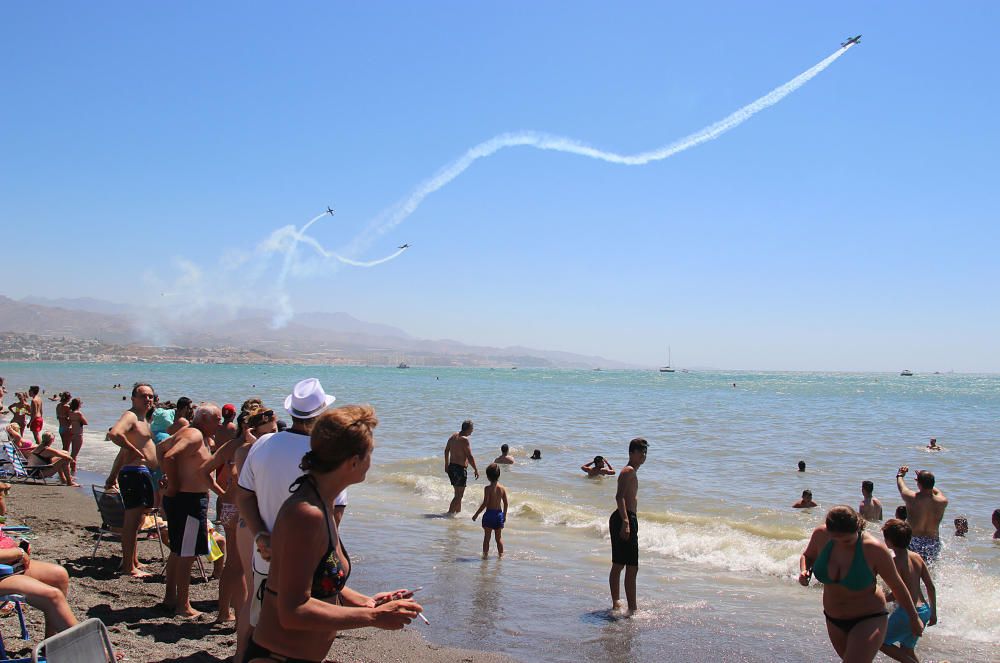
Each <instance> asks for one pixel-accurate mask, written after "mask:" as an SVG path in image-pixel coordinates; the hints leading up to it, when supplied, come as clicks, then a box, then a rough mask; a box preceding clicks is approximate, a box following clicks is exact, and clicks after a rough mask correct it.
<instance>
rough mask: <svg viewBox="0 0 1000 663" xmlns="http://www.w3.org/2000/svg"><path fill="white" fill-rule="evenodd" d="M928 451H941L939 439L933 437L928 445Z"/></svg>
mask: <svg viewBox="0 0 1000 663" xmlns="http://www.w3.org/2000/svg"><path fill="white" fill-rule="evenodd" d="M927 450H928V451H941V447H939V446H938V443H937V438H936V437H932V438H931V441H930V442H928V443H927Z"/></svg>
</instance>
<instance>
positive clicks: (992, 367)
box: [0, 2, 1000, 372]
mask: <svg viewBox="0 0 1000 663" xmlns="http://www.w3.org/2000/svg"><path fill="white" fill-rule="evenodd" d="M816 4H817V3H801V2H784V3H778V2H773V3H745V2H733V3H728V4H720V3H689V2H685V3H669V4H668V3H662V2H654V3H648V4H642V3H627V4H624V5H622V4H618V3H589V2H578V3H565V2H560V3H555V2H542V3H538V2H530V3H529V2H514V3H469V2H431V3H403V2H395V3H393V2H380V3H332V2H295V3H263V2H239V3H235V2H234V3H225V2H218V3H214V2H213V3H131V2H130V3H116V2H102V3H79V2H72V3H60V2H47V3H4V4H3V5H2V6H0V54H2V56H3V63H4V65H3V72H4V74H3V79H2V80H3V82H2V85H3V91H2V93H0V224H2V227H3V229H4V245H5V249H6V250H5V251H4V253H5V260H4V267H5V270H4V271H5V276H6V278H5V279H4V284H3V287H2V288H0V292H3V294H7V295H8V296H12V297H22V296H25V295H42V296H48V297H76V296H91V297H98V298H103V299H109V300H112V301H142V302H144V303H154V304H163V305H164V306H170V307H172V310H175V311H176V314H177V315H194V314H197V313H199V312H200V311H203V309H201V308H199V307H201V306H205V307H212V308H214V307H216V306H217V304H218V302H219V301H227V302H229V303H238V304H252V305H255V306H259V307H265V308H269V309H272V310H274V311H276V312H278V311H280V310H282V296H283V294H284V295H287V297H288V304H289V306H290V307H291V309H292V310H297V311H312V310H328V311H346V312H348V313H351V314H353V315H355V316H357V317H359V318H362V319H366V320H371V321H375V322H383V323H387V324H393V325H396V326H399V327H402V328H404V329H406V330H407V331H409V332H410V333H412V334H414V335H416V336H420V337H425V338H453V339H457V340H460V341H464V342H468V343H476V344H487V345H497V346H506V345H527V346H532V347H538V348H547V349H560V350H568V351H573V352H581V353H592V354H599V355H604V356H607V357H612V358H616V359H621V360H625V361H631V362H635V363H639V364H644V365H650V366H652V365H656V364H659V363H663V362H665V360H666V349H667V346H668V345H670V346H672V349H673V359H674V364H675V365H678V366H681V367H684V366H711V367H718V368H747V369H793V370H886V371H898V370H900V369H903V368H910V369H913V370H915V371H932V370H941V371H947V370H950V369H954V370H956V371H976V372H979V371H1000V342H998V339H1000V306H998V299H1000V297H998V295H997V292H998V288H1000V261H998V259H997V255H998V244H1000V242H998V240H1000V230H998V223H997V222H998V217H1000V215H998V201H997V182H998V175H1000V172H998V170H1000V169H998V167H997V155H998V154H1000V133H998V131H997V129H996V120H995V118H996V116H997V114H998V107H1000V80H998V79H1000V75H998V69H997V63H998V62H1000V38H998V35H997V26H998V25H1000V5H997V4H996V3H986V2H982V3H961V4H958V5H956V4H943V3H906V4H905V6H904V5H883V4H878V5H876V4H875V3H870V2H857V3H855V2H840V3H835V4H830V3H826V4H825V5H822V6H814V5H816ZM858 33H863V34H864V37H863V39H862V43H861V45H860V46H858V47H855V48H852V49H851V50H850V51H849V52H847V53H846V54H845V55H844V57H841V58H840V59H839V60H837V61H836V62H834V63H833V64H832V65H831V66H830V67H829V68H828V69H827V70H826V71H824V72H823V73H821V74H819V76H817V77H816V78H815V79H813V80H812V81H811V82H809V83H808V84H806V85H805V86H804V87H802V88H801V89H799V90H798V91H796V92H794V93H793V94H791V95H790V96H788V97H787V98H785V99H784V100H783V101H781V102H780V103H778V104H777V105H775V106H773V107H772V108H769V109H767V110H764V111H762V112H761V113H760V114H758V115H756V116H754V117H753V118H751V119H750V120H748V121H747V122H746V123H744V124H742V125H741V126H739V127H737V128H735V129H733V130H732V131H730V132H728V133H726V134H724V135H722V136H721V137H719V138H718V139H716V140H714V141H711V142H708V143H705V144H703V145H699V146H697V147H694V148H692V149H690V150H688V151H685V152H682V153H680V154H677V155H676V156H673V157H671V158H669V159H666V160H663V161H659V162H654V163H650V164H648V165H644V166H624V165H616V164H611V163H606V162H603V161H598V160H593V159H588V158H585V157H581V156H577V155H571V154H563V153H558V152H551V151H540V150H535V149H532V148H530V147H515V148H510V149H506V150H502V151H500V152H498V153H496V154H495V155H493V156H491V157H489V158H485V159H481V160H479V161H477V162H476V163H474V164H473V165H472V166H471V167H470V168H469V169H468V170H467V171H465V172H464V173H463V174H462V175H461V176H459V177H458V178H456V179H454V180H453V181H452V182H451V183H450V184H448V185H447V186H445V187H443V188H442V189H440V190H439V191H437V192H436V193H433V194H431V195H430V196H428V197H427V198H426V200H425V201H424V202H423V204H422V205H420V206H419V207H418V208H417V209H416V211H415V212H414V213H413V214H412V215H411V216H409V217H408V218H407V219H406V220H405V221H404V222H403V223H401V224H400V225H398V226H397V227H395V228H394V229H392V230H391V231H389V232H387V233H385V234H384V235H381V236H379V237H378V238H376V239H375V241H373V242H368V243H366V244H363V245H360V246H359V245H358V244H357V243H356V242H354V240H355V239H356V238H357V237H358V235H359V234H360V233H362V232H363V231H364V229H365V228H366V227H369V225H370V224H371V223H372V222H373V220H374V219H377V218H379V215H380V214H383V213H384V212H385V211H386V210H390V209H391V208H392V206H393V205H395V204H397V203H399V202H400V201H401V200H404V199H405V198H407V196H409V195H410V194H411V193H412V192H413V191H414V190H415V189H416V188H417V187H418V186H420V184H421V183H423V182H425V181H426V180H428V179H429V178H431V177H433V176H434V175H435V174H436V173H437V172H438V171H439V170H440V169H441V168H443V167H445V166H447V165H448V164H450V163H452V162H453V161H454V160H455V159H457V158H459V157H460V156H461V155H462V154H463V153H464V152H465V151H466V150H467V149H469V148H470V147H472V146H473V145H475V144H477V143H480V142H481V141H484V140H487V139H489V138H491V137H492V136H495V135H497V134H501V133H505V132H513V131H520V130H536V131H541V132H547V133H552V134H558V135H561V136H568V137H572V138H575V139H578V140H580V141H583V142H585V143H587V144H589V145H592V146H594V147H597V148H600V149H604V150H609V151H614V152H619V153H636V152H642V151H646V150H650V149H654V148H657V147H660V146H663V145H666V144H669V143H672V142H674V141H676V140H678V139H680V138H682V137H684V136H687V135H688V134H691V133H694V132H696V131H698V130H699V129H701V128H703V127H705V126H706V125H709V124H711V123H713V122H716V121H718V120H720V119H722V118H723V117H725V116H726V115H728V114H729V113H731V112H733V111H735V110H737V109H738V108H740V107H741V106H743V105H744V104H747V103H749V102H751V101H753V100H754V99H756V98H758V97H760V96H762V95H764V94H765V93H767V92H768V91H770V90H771V89H773V88H775V87H777V86H779V85H781V84H783V83H785V82H786V81H788V80H789V79H791V78H793V77H794V76H796V75H797V74H799V73H801V72H803V71H805V70H807V69H809V68H810V67H812V66H813V65H814V64H816V63H818V62H819V61H820V60H822V59H823V58H825V57H826V56H828V55H830V54H831V53H833V52H834V51H835V50H836V49H837V47H838V45H839V43H840V42H841V41H842V40H843V39H844V38H845V37H847V36H851V35H855V34H858ZM328 204H329V205H331V206H333V207H334V208H335V209H336V210H337V214H336V216H335V217H333V218H329V217H327V218H324V219H321V220H320V221H318V222H317V223H316V225H314V226H313V227H312V228H311V229H310V230H309V234H310V235H311V236H313V237H314V238H315V239H316V240H318V241H319V242H321V243H322V244H323V245H324V246H325V247H327V248H328V249H330V250H336V251H339V252H340V253H341V254H343V255H344V256H346V257H350V258H353V259H355V260H360V261H367V260H377V259H379V258H381V257H385V256H388V255H391V254H392V253H393V252H394V251H395V249H396V246H397V245H400V244H403V243H407V242H408V243H410V244H411V245H412V247H411V248H410V249H409V250H407V251H406V252H404V253H403V254H402V255H400V256H399V257H398V258H395V259H393V260H391V261H389V262H386V263H383V264H380V265H378V266H375V267H371V268H360V267H348V266H344V265H340V264H339V263H336V262H335V261H330V262H326V263H321V262H319V261H318V259H317V258H316V257H315V256H316V254H315V252H313V251H312V250H311V249H309V248H308V247H307V246H304V245H301V244H300V245H299V248H298V249H297V250H296V258H295V259H294V260H293V261H292V262H291V264H292V265H293V266H294V267H295V268H294V269H292V271H291V273H290V274H289V275H288V277H287V278H286V279H285V280H284V282H283V283H282V282H281V281H280V279H279V272H280V270H281V265H282V259H281V255H269V254H267V253H266V252H264V251H262V249H261V248H260V247H261V243H262V242H265V240H267V239H268V238H269V237H271V236H272V233H274V232H275V231H276V230H278V229H280V228H282V227H285V226H289V225H294V226H298V227H301V226H302V225H304V224H305V223H306V222H308V221H309V220H310V219H311V218H313V217H314V216H316V215H317V214H318V213H319V212H321V211H322V210H323V209H325V208H326V206H327V205H328ZM286 245H287V244H286ZM185 265H187V267H186V266H185ZM190 265H193V266H195V267H196V268H197V272H195V271H192V270H191V269H190ZM0 326H2V324H0Z"/></svg>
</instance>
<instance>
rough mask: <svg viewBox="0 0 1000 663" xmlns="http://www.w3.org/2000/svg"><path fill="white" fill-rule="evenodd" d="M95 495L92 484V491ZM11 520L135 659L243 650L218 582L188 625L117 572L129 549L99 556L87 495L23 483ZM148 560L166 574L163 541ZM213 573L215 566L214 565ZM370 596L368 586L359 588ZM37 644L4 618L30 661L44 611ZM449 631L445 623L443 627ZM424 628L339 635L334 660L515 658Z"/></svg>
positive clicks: (195, 591) (38, 616) (153, 587)
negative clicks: (225, 614) (441, 639)
mask: <svg viewBox="0 0 1000 663" xmlns="http://www.w3.org/2000/svg"><path fill="white" fill-rule="evenodd" d="M86 489H87V490H88V491H89V486H87V487H86ZM7 520H8V523H11V524H25V525H29V526H30V527H31V528H32V541H31V543H32V553H33V557H34V558H35V559H38V560H42V561H48V562H56V563H59V564H62V565H63V566H65V567H66V569H67V570H68V571H69V574H70V579H71V580H70V595H69V602H70V605H71V606H72V608H73V611H74V613H75V614H76V617H77V619H79V620H81V621H82V620H84V619H87V618H90V617H98V618H100V619H101V620H102V621H104V623H105V624H106V625H107V627H108V630H109V631H110V634H111V640H112V643H113V644H114V645H115V647H116V649H117V650H118V651H119V652H121V653H122V654H124V656H125V659H124V660H130V661H171V662H173V661H190V662H196V661H197V662H206V663H207V662H210V661H228V660H230V657H231V656H232V655H233V653H234V651H235V647H236V635H235V629H234V628H233V627H232V626H217V625H214V624H213V623H212V621H213V620H214V618H215V607H216V599H217V597H218V582H217V581H214V580H210V581H209V582H207V583H206V582H203V581H202V580H201V578H200V577H199V576H197V574H196V575H195V576H194V578H193V579H192V581H191V601H192V604H193V605H194V607H195V608H196V609H198V610H201V611H203V612H204V613H206V614H204V615H203V616H202V617H200V618H197V619H195V620H182V619H179V618H175V617H174V616H172V615H168V614H166V613H164V612H161V611H159V610H157V608H156V607H155V606H156V604H157V603H158V602H159V601H160V600H161V599H162V594H163V577H162V575H160V574H159V573H157V575H156V576H154V577H153V578H150V579H148V580H145V581H142V580H135V579H132V578H128V579H125V578H122V577H120V576H118V574H117V573H116V572H115V568H116V567H117V565H118V563H119V561H120V557H119V555H120V553H121V546H120V545H119V544H118V543H117V542H105V543H103V544H101V547H100V550H99V551H98V555H97V557H91V552H92V551H93V548H94V540H95V538H94V537H95V532H96V530H97V525H98V524H99V522H100V519H99V517H98V514H97V507H96V506H95V504H94V500H93V499H92V498H91V497H89V496H88V495H87V494H85V493H84V492H82V491H80V490H71V489H68V488H62V487H57V486H41V485H31V484H27V485H22V484H17V485H15V486H14V487H13V488H12V489H11V492H10V496H9V498H8V512H7ZM139 554H140V558H141V559H142V560H143V561H144V562H148V563H149V567H150V570H154V571H157V572H159V570H160V564H159V557H158V556H159V550H158V546H157V544H156V542H155V541H151V542H140V544H139ZM209 572H211V569H210V568H209ZM359 589H361V590H362V591H364V590H365V589H367V588H359ZM24 615H25V619H26V621H27V624H28V630H29V633H30V638H31V639H30V640H29V641H28V642H25V641H23V640H21V639H20V638H19V637H18V635H19V634H18V627H17V617H16V616H14V615H13V614H11V615H9V616H6V617H3V618H2V619H0V628H2V629H3V635H4V642H5V643H6V645H7V649H8V652H9V654H10V656H11V657H17V656H29V655H30V649H31V647H32V646H33V645H34V643H37V642H38V641H40V640H41V639H42V638H43V637H44V636H43V629H44V625H43V621H42V613H41V612H39V611H38V610H36V609H34V608H31V607H29V606H26V607H25V609H24ZM442 626H444V625H443V624H442ZM418 628H421V626H418V623H417V622H415V623H414V624H412V625H410V626H408V627H407V628H406V629H405V630H403V631H397V632H388V631H380V630H377V629H358V630H352V631H345V632H343V633H342V634H341V635H339V636H338V638H337V640H336V642H335V643H334V645H333V648H332V650H331V651H330V654H329V656H328V657H327V660H332V661H372V662H375V661H413V660H420V661H430V662H432V663H434V662H441V663H444V662H450V661H462V662H474V663H499V662H502V661H512V660H513V659H510V658H508V657H504V656H499V655H495V654H487V653H482V652H475V651H469V650H462V649H454V648H447V647H440V646H437V645H434V644H432V643H430V642H428V641H426V640H425V639H424V638H423V637H422V636H421V634H420V633H419V632H418Z"/></svg>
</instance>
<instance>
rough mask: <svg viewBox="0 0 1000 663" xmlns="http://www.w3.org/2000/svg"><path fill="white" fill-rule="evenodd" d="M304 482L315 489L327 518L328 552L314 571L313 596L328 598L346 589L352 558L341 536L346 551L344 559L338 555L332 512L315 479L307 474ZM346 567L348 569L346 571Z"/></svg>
mask: <svg viewBox="0 0 1000 663" xmlns="http://www.w3.org/2000/svg"><path fill="white" fill-rule="evenodd" d="M304 483H307V484H308V485H309V487H311V488H312V489H313V492H314V493H316V497H317V499H318V500H319V505H320V508H321V509H323V517H324V519H325V520H326V533H327V538H328V540H329V545H328V546H327V549H326V553H325V554H324V555H323V558H322V559H321V560H320V562H319V564H318V565H317V566H316V570H315V571H313V577H312V597H313V598H314V599H328V598H331V597H333V596H338V595H339V594H340V590H342V589H344V587H345V586H346V585H347V579H348V578H350V577H351V558H350V557H349V556H348V554H347V549H345V548H344V543H343V541H340V539H339V537H338V542H339V543H340V549H341V550H342V551H343V552H344V559H343V560H341V559H340V557H338V556H337V546H336V545H335V544H334V542H333V532H332V531H331V530H330V514H329V513H328V512H327V510H326V503H325V502H323V498H322V497H321V496H320V494H319V489H318V488H317V487H316V482H315V479H313V478H312V477H311V476H309V475H306V476H305V481H304ZM345 568H346V569H347V570H346V571H344V569H345Z"/></svg>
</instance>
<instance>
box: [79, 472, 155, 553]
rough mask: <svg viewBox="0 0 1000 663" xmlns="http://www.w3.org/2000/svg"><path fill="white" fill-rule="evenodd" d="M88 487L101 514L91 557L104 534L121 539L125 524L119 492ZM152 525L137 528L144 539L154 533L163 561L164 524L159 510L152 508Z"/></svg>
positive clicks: (123, 508) (95, 486)
mask: <svg viewBox="0 0 1000 663" xmlns="http://www.w3.org/2000/svg"><path fill="white" fill-rule="evenodd" d="M90 489H91V490H92V491H93V492H94V501H95V502H97V511H98V512H99V513H100V514H101V527H100V529H98V531H97V540H96V541H95V542H94V552H93V553H92V554H91V555H90V556H91V557H97V549H98V548H99V547H100V545H101V542H102V541H104V536H105V535H108V536H110V537H111V538H112V539H113V538H114V537H118V539H119V540H120V539H121V533H122V527H123V526H124V525H125V503H124V502H122V496H121V493H119V492H117V491H108V490H105V489H104V487H103V486H98V485H96V484H91V486H90ZM151 514H152V516H153V525H151V526H149V527H145V528H141V529H140V530H139V534H140V535H145V537H146V538H145V539H144V540H146V541H148V540H149V539H150V537H152V535H153V534H156V542H157V543H158V544H159V545H160V561H162V562H165V561H166V556H165V555H164V554H163V541H162V540H161V538H160V527H165V526H166V524H165V523H164V522H163V520H162V519H161V518H160V510H159V509H152V510H151Z"/></svg>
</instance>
